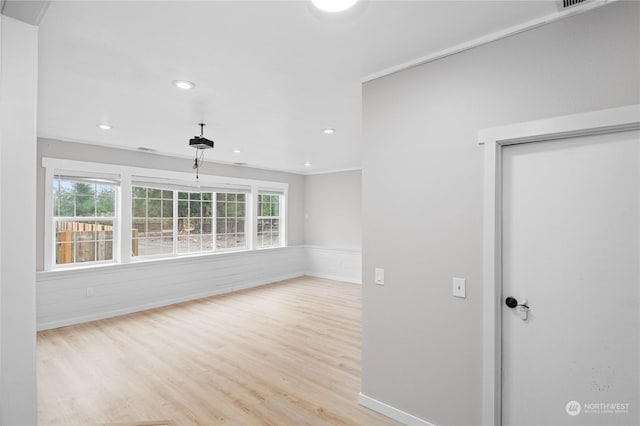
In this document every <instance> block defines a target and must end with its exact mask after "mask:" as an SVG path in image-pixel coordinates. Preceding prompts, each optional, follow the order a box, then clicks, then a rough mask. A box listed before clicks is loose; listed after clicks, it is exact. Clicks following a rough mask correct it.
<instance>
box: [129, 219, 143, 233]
mask: <svg viewBox="0 0 640 426" xmlns="http://www.w3.org/2000/svg"><path fill="white" fill-rule="evenodd" d="M131 229H132V230H137V231H138V233H139V234H143V235H141V236H144V233H145V232H147V220H146V219H133V222H132V223H131ZM134 235H135V233H134Z"/></svg>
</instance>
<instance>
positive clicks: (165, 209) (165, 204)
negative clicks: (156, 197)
mask: <svg viewBox="0 0 640 426" xmlns="http://www.w3.org/2000/svg"><path fill="white" fill-rule="evenodd" d="M162 216H163V217H173V200H162Z"/></svg>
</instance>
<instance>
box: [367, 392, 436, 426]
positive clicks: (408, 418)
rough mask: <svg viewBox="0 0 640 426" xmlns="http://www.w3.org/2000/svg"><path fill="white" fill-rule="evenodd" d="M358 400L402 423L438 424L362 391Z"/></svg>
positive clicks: (411, 424)
mask: <svg viewBox="0 0 640 426" xmlns="http://www.w3.org/2000/svg"><path fill="white" fill-rule="evenodd" d="M358 402H359V403H360V405H362V406H364V407H367V408H369V409H371V410H373V411H377V412H378V413H380V414H384V415H385V416H387V417H389V418H391V419H393V420H397V421H399V422H400V423H404V424H405V425H407V426H436V425H434V424H433V423H429V422H428V421H426V420H423V419H421V418H419V417H416V416H414V415H412V414H409V413H406V412H404V411H402V410H399V409H397V408H395V407H392V406H390V405H388V404H385V403H384V402H380V401H378V400H377V399H374V398H371V397H370V396H367V395H365V394H363V393H362V392H360V394H359V395H358Z"/></svg>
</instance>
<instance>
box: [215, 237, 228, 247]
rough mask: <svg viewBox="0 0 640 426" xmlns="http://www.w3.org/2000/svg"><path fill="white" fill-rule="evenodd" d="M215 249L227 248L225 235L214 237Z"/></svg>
mask: <svg viewBox="0 0 640 426" xmlns="http://www.w3.org/2000/svg"><path fill="white" fill-rule="evenodd" d="M216 248H227V240H226V236H225V235H217V236H216Z"/></svg>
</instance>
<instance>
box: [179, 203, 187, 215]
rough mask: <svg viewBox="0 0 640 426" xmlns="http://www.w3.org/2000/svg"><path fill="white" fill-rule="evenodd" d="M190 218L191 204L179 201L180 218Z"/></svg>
mask: <svg viewBox="0 0 640 426" xmlns="http://www.w3.org/2000/svg"><path fill="white" fill-rule="evenodd" d="M187 216H189V202H188V201H182V200H180V201H178V217H187Z"/></svg>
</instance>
